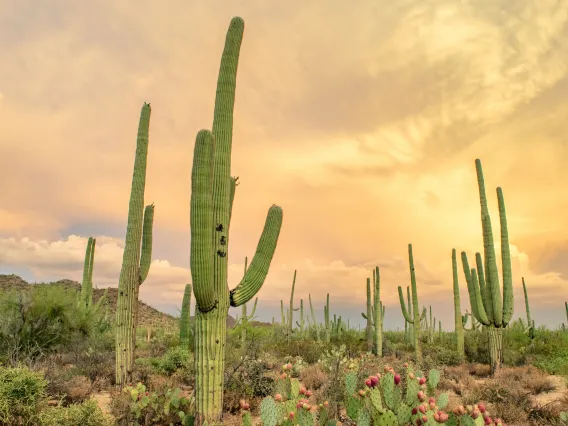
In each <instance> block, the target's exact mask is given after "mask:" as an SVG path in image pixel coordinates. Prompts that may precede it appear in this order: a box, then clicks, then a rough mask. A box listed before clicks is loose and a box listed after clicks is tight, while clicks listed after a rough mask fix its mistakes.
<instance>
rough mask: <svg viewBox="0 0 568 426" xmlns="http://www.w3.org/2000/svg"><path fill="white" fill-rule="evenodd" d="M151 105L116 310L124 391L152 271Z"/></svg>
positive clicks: (143, 117)
mask: <svg viewBox="0 0 568 426" xmlns="http://www.w3.org/2000/svg"><path fill="white" fill-rule="evenodd" d="M150 113H151V109H150V104H147V103H145V104H144V106H143V107H142V111H141V113H140V122H139V125H138V137H137V141H136V157H135V160H134V172H133V175H132V187H131V191H130V202H129V207H128V225H127V228H126V238H125V246H124V254H123V258H122V268H121V270H120V278H119V281H118V300H117V308H116V349H115V350H116V384H117V386H118V387H120V388H122V387H123V386H124V385H125V384H126V383H131V382H132V367H133V365H134V349H135V345H136V323H137V320H138V294H139V291H140V286H141V285H142V284H143V283H144V281H145V280H146V277H147V276H148V272H149V271H150V263H151V258H152V227H153V222H154V205H153V204H151V205H149V206H146V208H144V189H145V187H146V165H147V161H148V130H149V127H150Z"/></svg>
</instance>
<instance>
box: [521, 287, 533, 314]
mask: <svg viewBox="0 0 568 426" xmlns="http://www.w3.org/2000/svg"><path fill="white" fill-rule="evenodd" d="M521 280H522V282H523V293H524V294H525V311H526V313H527V323H528V324H529V325H530V324H532V320H531V308H530V305H529V294H528V293H527V285H526V283H525V277H521Z"/></svg>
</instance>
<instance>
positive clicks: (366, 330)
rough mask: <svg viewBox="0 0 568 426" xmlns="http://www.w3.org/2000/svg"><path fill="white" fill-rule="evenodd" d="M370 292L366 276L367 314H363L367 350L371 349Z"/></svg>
mask: <svg viewBox="0 0 568 426" xmlns="http://www.w3.org/2000/svg"><path fill="white" fill-rule="evenodd" d="M371 299H372V293H371V278H367V314H366V315H364V316H363V318H365V319H366V320H367V327H366V329H365V332H366V335H367V351H368V352H371V351H372V350H373V308H372V306H373V302H372V300H371Z"/></svg>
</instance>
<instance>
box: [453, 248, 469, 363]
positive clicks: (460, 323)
mask: <svg viewBox="0 0 568 426" xmlns="http://www.w3.org/2000/svg"><path fill="white" fill-rule="evenodd" d="M452 276H453V283H454V327H455V332H456V346H457V352H458V355H459V357H460V359H462V360H463V359H464V358H465V345H464V336H463V327H464V325H465V324H466V322H467V314H466V315H464V316H462V314H461V305H460V285H459V282H458V261H457V256H456V249H452Z"/></svg>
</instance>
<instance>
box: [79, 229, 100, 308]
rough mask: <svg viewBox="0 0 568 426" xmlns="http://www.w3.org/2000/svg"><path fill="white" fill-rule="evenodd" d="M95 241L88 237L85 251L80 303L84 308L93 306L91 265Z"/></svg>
mask: <svg viewBox="0 0 568 426" xmlns="http://www.w3.org/2000/svg"><path fill="white" fill-rule="evenodd" d="M96 244H97V240H96V239H95V238H93V237H89V240H88V242H87V249H86V250H85V263H84V265H83V282H82V283H81V303H83V304H84V305H85V307H86V308H88V307H90V306H91V305H92V304H93V264H94V262H95V245H96Z"/></svg>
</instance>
